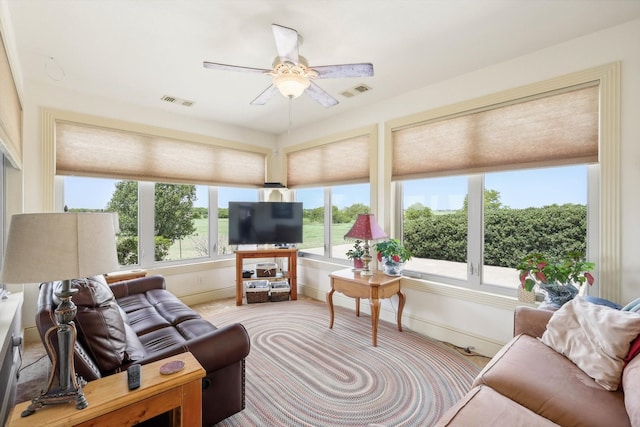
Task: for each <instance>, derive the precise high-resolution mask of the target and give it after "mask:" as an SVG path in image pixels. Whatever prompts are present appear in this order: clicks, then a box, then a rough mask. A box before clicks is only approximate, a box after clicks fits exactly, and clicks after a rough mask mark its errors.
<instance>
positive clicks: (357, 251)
mask: <svg viewBox="0 0 640 427" xmlns="http://www.w3.org/2000/svg"><path fill="white" fill-rule="evenodd" d="M345 255H346V256H347V258H348V259H350V260H353V269H354V270H362V268H363V267H364V261H362V257H363V256H364V248H363V247H362V240H356V241H355V242H353V248H351V249H349V250H348V251H347V252H346V254H345Z"/></svg>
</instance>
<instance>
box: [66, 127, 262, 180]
mask: <svg viewBox="0 0 640 427" xmlns="http://www.w3.org/2000/svg"><path fill="white" fill-rule="evenodd" d="M265 160H266V155H265V154H264V153H256V152H251V151H243V150H236V149H233V148H229V147H220V146H214V145H209V144H204V143H198V142H190V141H181V140H176V139H171V138H161V137H157V136H151V135H143V134H137V133H133V132H126V131H119V130H115V129H109V128H102V127H94V126H88V125H83V124H78V123H71V122H63V121H58V122H56V173H57V174H59V175H82V176H102V177H113V178H118V179H131V180H140V181H155V182H158V181H159V182H175V183H190V184H206V185H219V184H232V185H233V184H242V185H247V184H249V185H263V184H264V181H265V163H266V162H265Z"/></svg>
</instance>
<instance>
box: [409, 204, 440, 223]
mask: <svg viewBox="0 0 640 427" xmlns="http://www.w3.org/2000/svg"><path fill="white" fill-rule="evenodd" d="M431 215H433V212H432V211H431V209H430V208H428V207H426V206H424V205H423V204H422V203H414V204H412V205H411V206H409V207H408V208H407V209H406V210H405V211H404V219H405V220H407V221H411V220H414V219H418V218H428V217H430V216H431Z"/></svg>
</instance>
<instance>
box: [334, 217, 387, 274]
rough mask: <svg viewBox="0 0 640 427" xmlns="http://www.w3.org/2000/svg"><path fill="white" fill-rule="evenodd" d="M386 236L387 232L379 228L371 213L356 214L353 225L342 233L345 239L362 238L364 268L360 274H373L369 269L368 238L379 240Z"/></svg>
mask: <svg viewBox="0 0 640 427" xmlns="http://www.w3.org/2000/svg"><path fill="white" fill-rule="evenodd" d="M386 237H387V234H386V233H385V232H384V231H383V230H382V228H380V226H379V225H378V223H377V222H376V217H375V215H373V214H358V218H357V219H356V222H355V223H354V224H353V227H351V230H349V232H348V233H347V234H345V235H344V238H345V239H347V238H348V239H358V240H364V255H363V256H362V262H363V263H364V268H363V269H362V271H360V275H361V276H373V273H372V272H371V270H370V269H369V263H370V262H371V254H369V240H379V239H384V238H386Z"/></svg>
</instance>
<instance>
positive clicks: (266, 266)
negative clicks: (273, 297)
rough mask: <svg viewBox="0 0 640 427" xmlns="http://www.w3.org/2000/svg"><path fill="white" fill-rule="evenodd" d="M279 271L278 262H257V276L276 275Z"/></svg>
mask: <svg viewBox="0 0 640 427" xmlns="http://www.w3.org/2000/svg"><path fill="white" fill-rule="evenodd" d="M277 272H278V264H276V263H275V262H262V263H259V264H256V276H258V277H275V276H276V273H277Z"/></svg>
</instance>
